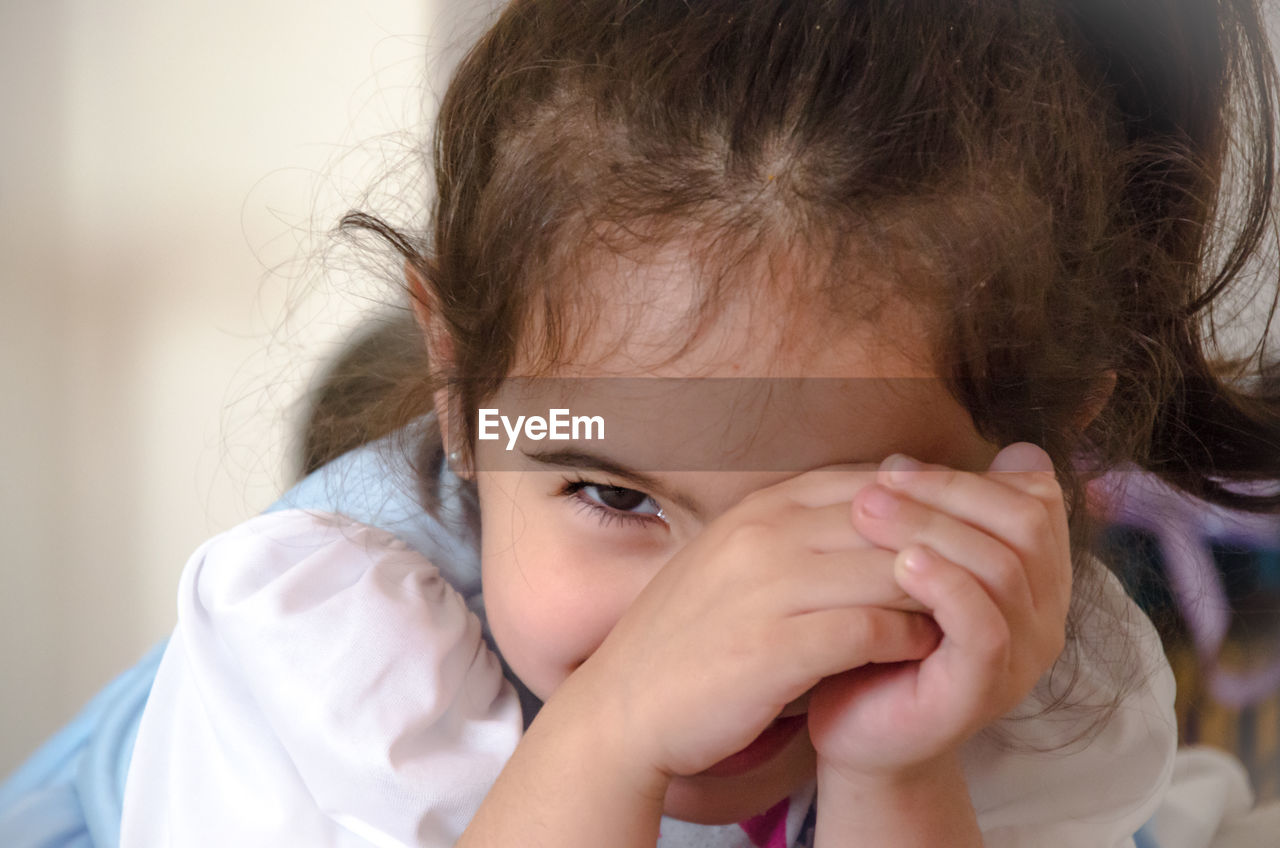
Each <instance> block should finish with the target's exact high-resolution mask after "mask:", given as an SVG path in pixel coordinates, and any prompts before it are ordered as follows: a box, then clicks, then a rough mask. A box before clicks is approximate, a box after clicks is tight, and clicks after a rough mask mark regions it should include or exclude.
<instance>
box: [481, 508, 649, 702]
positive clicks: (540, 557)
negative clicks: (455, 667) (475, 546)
mask: <svg viewBox="0 0 1280 848" xmlns="http://www.w3.org/2000/svg"><path fill="white" fill-rule="evenodd" d="M527 535H528V536H533V535H534V534H533V533H532V532H527ZM481 550H482V552H483V551H485V550H490V551H493V552H494V553H493V554H492V555H486V554H482V556H483V572H482V579H483V581H484V598H485V612H486V614H487V615H488V618H489V626H490V629H491V630H492V632H493V636H494V640H495V641H496V642H497V644H498V649H499V650H500V651H501V652H502V655H503V657H504V658H505V659H506V661H507V663H508V664H509V665H510V666H511V668H512V670H513V671H514V672H515V673H516V674H517V675H518V676H519V677H520V679H521V680H522V681H524V684H525V685H526V686H528V687H529V688H530V689H531V690H532V691H533V692H534V694H536V695H538V697H540V698H542V699H543V700H546V699H547V697H549V696H550V694H551V693H552V692H553V691H555V689H556V687H558V686H559V685H560V683H562V682H563V681H564V679H565V678H566V677H567V676H568V675H569V674H570V673H571V672H572V671H573V670H574V669H575V668H577V667H578V665H580V664H581V663H582V662H583V661H584V660H586V658H587V657H589V656H590V655H591V654H592V653H593V652H594V651H595V649H596V648H598V647H599V646H600V643H601V642H602V641H604V638H605V637H606V636H607V635H609V631H610V630H612V629H613V626H614V624H616V623H617V621H618V619H619V618H621V617H622V614H623V613H624V612H626V610H627V607H629V606H630V605H631V602H632V601H633V600H634V599H635V597H636V595H637V594H638V593H639V592H640V590H641V589H642V588H643V584H644V581H643V580H639V581H638V580H636V579H635V576H634V575H631V574H629V573H628V572H627V571H626V570H625V569H624V568H623V567H622V566H621V564H619V563H617V562H609V561H608V560H602V559H601V557H600V555H599V554H598V553H595V552H594V551H591V550H586V549H584V547H583V546H582V545H572V544H565V543H564V542H563V540H561V541H560V542H559V543H558V544H554V543H552V541H551V540H550V539H547V538H541V539H533V538H528V539H524V540H522V541H521V542H520V543H518V544H514V545H512V544H507V545H500V546H496V547H490V546H487V545H483V543H482V548H481Z"/></svg>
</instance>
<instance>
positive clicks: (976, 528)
mask: <svg viewBox="0 0 1280 848" xmlns="http://www.w3.org/2000/svg"><path fill="white" fill-rule="evenodd" d="M904 460H906V461H905V462H904ZM911 467H914V469H915V470H909V468H911ZM878 507H882V508H880V509H878ZM853 512H854V524H855V526H856V527H857V529H858V530H859V532H861V533H862V534H863V535H864V536H865V537H866V538H867V539H868V540H869V541H871V542H872V543H874V544H876V545H879V546H881V547H883V548H887V549H889V550H891V551H896V552H897V556H896V559H895V571H894V574H895V577H896V578H897V581H898V584H899V585H900V586H901V587H902V589H903V590H904V591H905V592H906V593H907V594H909V595H911V596H912V597H913V598H915V599H916V600H918V601H919V602H920V603H921V604H923V605H924V606H925V607H927V608H929V609H930V610H932V612H933V617H934V619H935V620H936V621H937V623H938V626H939V627H940V628H941V630H942V634H943V635H942V641H941V643H940V644H939V645H938V647H937V648H936V650H934V651H933V652H932V653H931V654H929V656H928V657H926V658H925V659H924V660H923V661H921V662H905V663H899V664H894V665H879V666H870V667H867V668H861V669H855V670H853V671H850V672H847V673H844V674H841V675H838V676H835V677H832V678H830V679H828V680H825V681H823V682H822V683H821V684H820V685H819V686H818V687H817V688H816V689H815V690H814V692H813V695H812V698H811V699H810V703H809V709H810V712H809V733H810V736H811V738H812V740H813V743H814V747H815V748H816V749H817V751H818V757H819V763H820V768H822V767H826V768H835V769H836V770H837V771H839V772H840V773H841V774H842V776H844V777H846V778H848V777H851V776H852V777H856V778H859V779H861V778H868V777H869V778H873V779H880V778H886V777H888V778H893V777H896V776H899V775H904V774H907V773H909V772H911V771H912V770H913V769H914V770H915V771H917V772H918V771H919V768H918V767H921V766H923V765H926V764H927V763H929V762H930V761H933V760H938V759H939V758H942V757H945V756H947V755H949V754H951V753H954V751H955V750H956V749H957V748H958V747H959V745H960V744H961V743H963V742H964V741H965V740H966V739H968V738H969V737H971V736H972V735H974V734H975V733H976V732H977V731H979V730H980V729H982V728H983V727H984V726H986V725H987V724H989V723H991V722H992V721H994V720H996V719H997V718H999V717H1000V716H1002V715H1004V714H1006V713H1007V712H1009V711H1010V710H1011V709H1012V708H1013V707H1015V706H1016V705H1017V704H1018V703H1020V702H1021V701H1022V699H1023V698H1025V697H1026V695H1027V694H1028V693H1029V692H1030V691H1031V689H1032V687H1033V686H1034V685H1035V683H1036V681H1037V680H1039V678H1040V676H1041V675H1042V674H1043V673H1044V672H1045V671H1046V670H1047V669H1048V668H1049V667H1050V666H1051V665H1052V664H1053V662H1054V660H1056V659H1057V657H1058V655H1059V654H1060V653H1061V652H1062V649H1063V646H1064V638H1065V636H1064V630H1065V622H1066V616H1067V607H1068V605H1069V603H1070V598H1071V552H1070V547H1069V540H1068V532H1067V515H1066V509H1065V506H1064V504H1063V498H1062V491H1061V488H1060V487H1059V485H1058V482H1057V479H1056V478H1055V476H1054V473H1053V464H1052V462H1051V460H1050V459H1049V456H1048V454H1046V453H1045V452H1044V451H1043V450H1041V449H1040V448H1039V447H1037V446H1035V445H1032V444H1030V443H1027V442H1019V443H1016V444H1013V445H1010V446H1008V447H1006V448H1005V449H1004V450H1002V451H1001V452H1000V453H999V455H997V456H996V458H995V460H994V461H993V462H992V463H991V467H990V469H989V471H988V472H986V473H971V472H964V471H956V470H953V469H950V468H946V467H944V466H939V465H923V464H920V463H913V461H911V460H909V459H907V458H906V457H901V456H894V457H889V458H888V459H886V460H885V462H884V463H882V464H881V466H880V471H879V474H878V475H877V485H874V486H869V487H867V488H865V489H863V490H862V491H860V492H859V493H858V495H857V497H856V498H855V500H854V510H853Z"/></svg>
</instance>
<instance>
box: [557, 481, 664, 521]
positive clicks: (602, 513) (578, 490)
mask: <svg viewBox="0 0 1280 848" xmlns="http://www.w3.org/2000/svg"><path fill="white" fill-rule="evenodd" d="M565 483H566V485H565V487H564V488H563V489H562V490H561V491H560V494H561V495H563V496H565V497H567V498H569V499H570V500H571V501H574V502H575V503H576V505H577V506H579V507H580V508H582V509H585V510H589V511H590V512H592V513H595V515H596V517H598V518H599V519H600V524H601V525H602V526H603V525H608V524H609V523H610V522H613V521H617V522H622V523H628V524H637V525H643V524H652V523H654V522H657V523H660V524H665V523H666V514H665V513H664V512H663V511H662V508H661V507H660V506H658V504H657V503H656V502H655V501H654V500H653V498H651V497H649V496H648V495H646V494H645V493H644V492H641V491H639V490H637V489H627V488H624V487H622V486H606V485H604V484H602V483H592V482H591V481H590V480H581V479H579V480H573V481H565ZM646 503H647V504H649V509H647V510H642V511H636V510H637V509H638V508H640V507H644V505H645V504H646Z"/></svg>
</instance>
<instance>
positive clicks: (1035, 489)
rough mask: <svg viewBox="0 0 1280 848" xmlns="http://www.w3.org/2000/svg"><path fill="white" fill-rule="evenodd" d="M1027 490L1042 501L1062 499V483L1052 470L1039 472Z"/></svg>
mask: <svg viewBox="0 0 1280 848" xmlns="http://www.w3.org/2000/svg"><path fill="white" fill-rule="evenodd" d="M1027 491H1028V492H1029V493H1030V494H1031V495H1032V496H1033V497H1035V498H1037V499H1039V500H1042V501H1059V500H1062V483H1060V482H1059V481H1058V477H1057V475H1056V474H1054V473H1053V472H1052V471H1041V472H1037V473H1036V474H1035V476H1034V477H1033V478H1032V480H1031V483H1030V484H1029V485H1028V486H1027Z"/></svg>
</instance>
